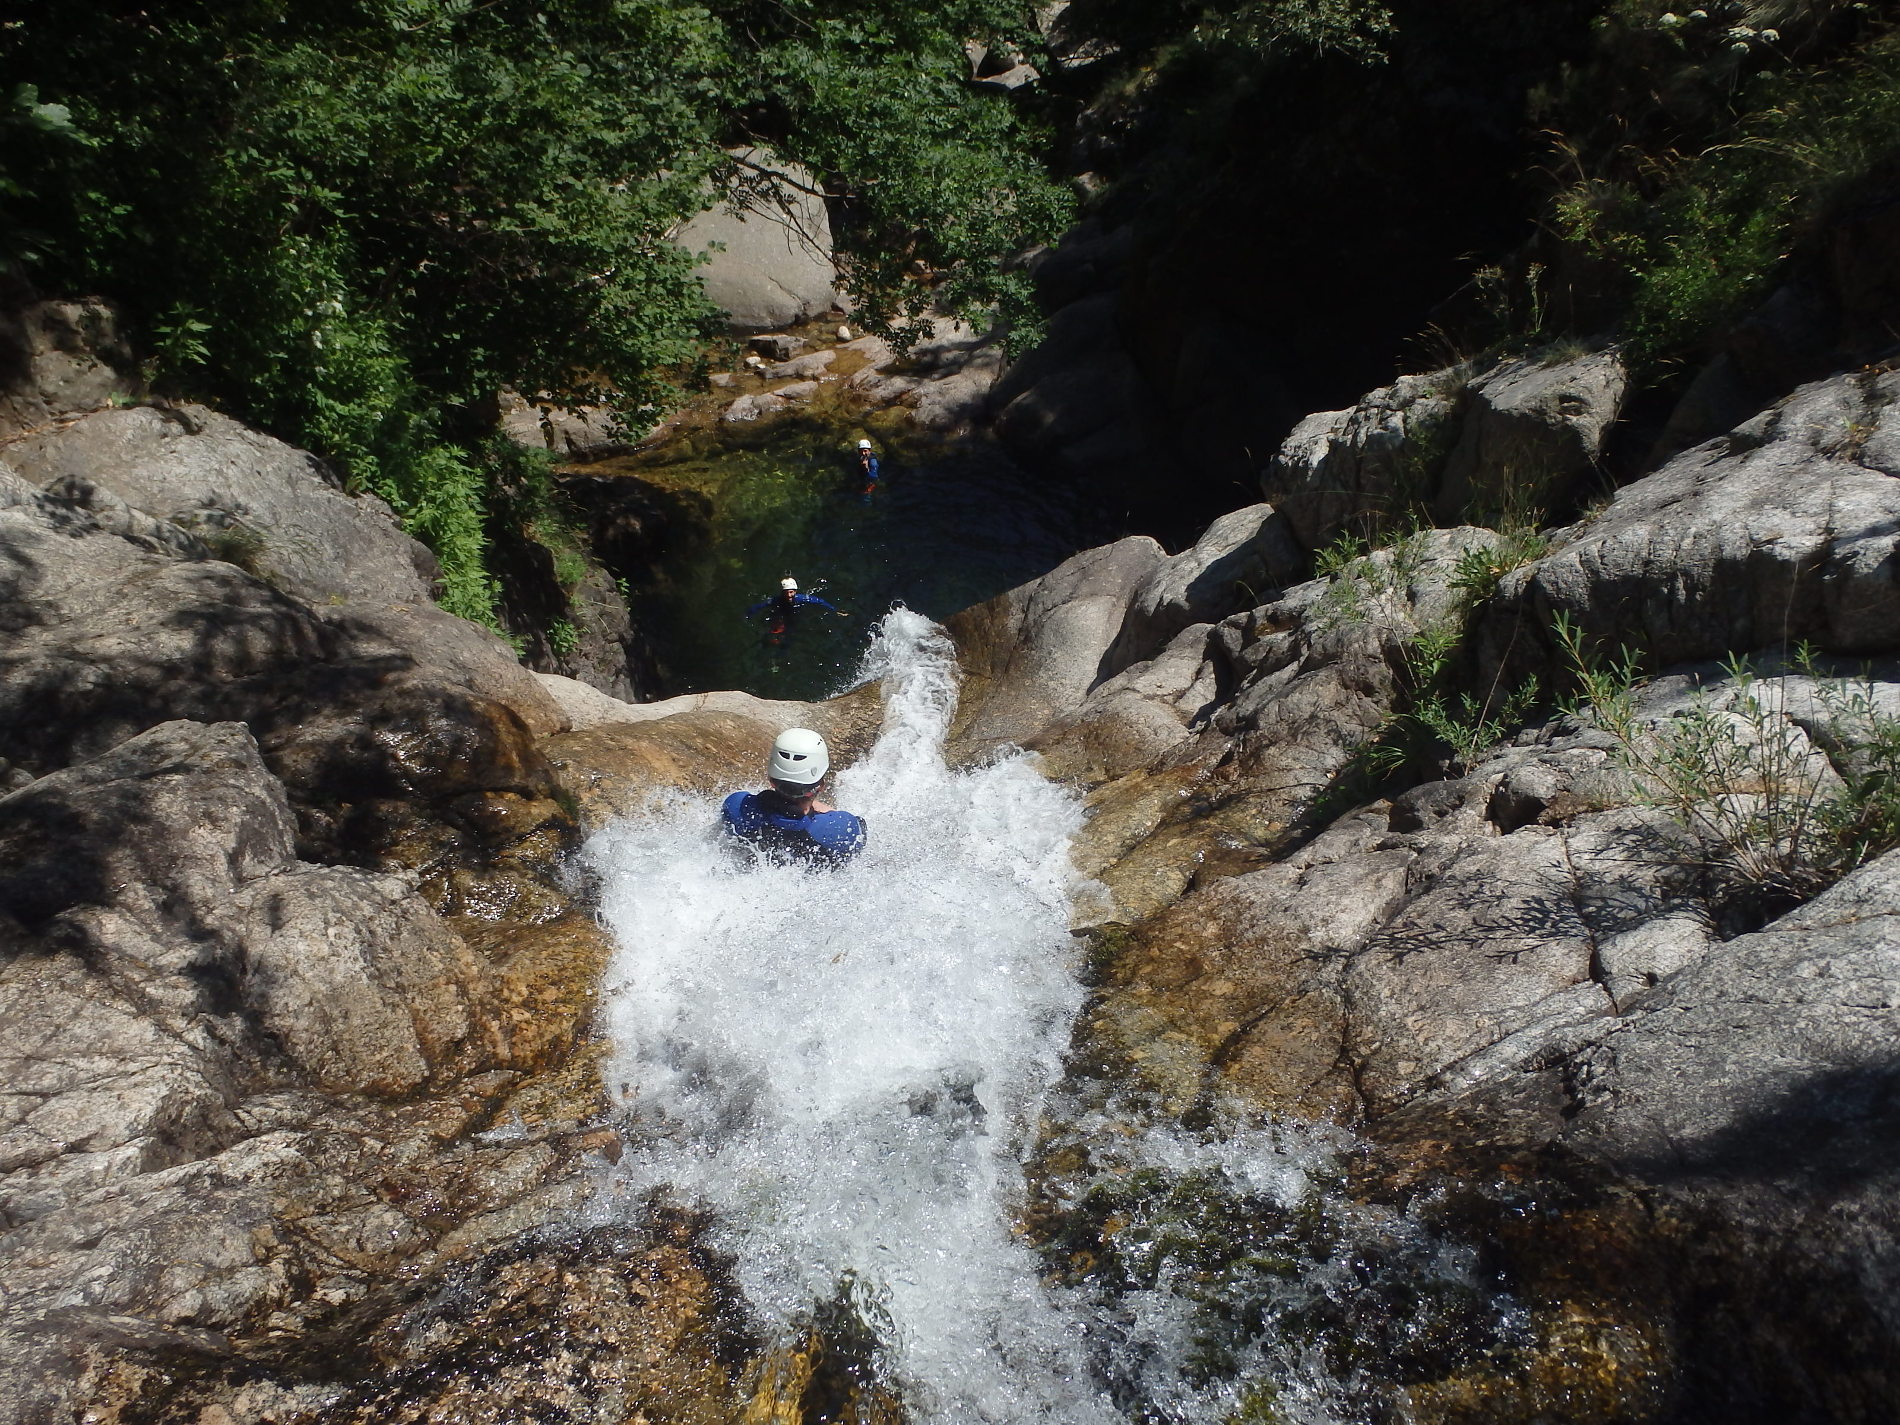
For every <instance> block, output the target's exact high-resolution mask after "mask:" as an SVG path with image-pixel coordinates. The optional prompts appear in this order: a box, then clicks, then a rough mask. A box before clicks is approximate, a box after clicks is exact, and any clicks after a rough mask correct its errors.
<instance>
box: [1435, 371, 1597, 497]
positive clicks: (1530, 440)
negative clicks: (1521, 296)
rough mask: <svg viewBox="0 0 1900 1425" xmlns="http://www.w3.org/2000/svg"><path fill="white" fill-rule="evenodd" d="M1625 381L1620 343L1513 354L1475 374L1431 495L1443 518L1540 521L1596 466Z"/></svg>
mask: <svg viewBox="0 0 1900 1425" xmlns="http://www.w3.org/2000/svg"><path fill="white" fill-rule="evenodd" d="M1628 386H1629V373H1628V371H1627V370H1625V369H1624V366H1623V360H1622V357H1621V356H1619V355H1618V354H1617V353H1616V352H1615V351H1595V352H1589V353H1586V354H1585V355H1582V356H1578V357H1573V358H1571V359H1568V360H1561V361H1548V360H1544V359H1540V358H1536V357H1532V358H1527V359H1525V360H1521V361H1508V362H1505V363H1503V364H1502V365H1500V366H1497V367H1494V368H1492V369H1491V370H1490V371H1487V372H1485V373H1484V374H1483V375H1482V376H1478V377H1476V378H1475V379H1474V380H1473V381H1472V382H1471V388H1470V392H1469V394H1468V397H1467V402H1466V412H1465V417H1464V421H1463V424H1462V427H1461V429H1460V431H1459V435H1458V444H1457V445H1456V447H1454V448H1453V450H1452V452H1451V457H1450V459H1449V460H1448V461H1447V462H1446V464H1445V469H1444V474H1443V477H1442V480H1441V482H1440V485H1439V488H1438V492H1437V496H1436V498H1435V500H1434V502H1433V508H1434V511H1435V513H1436V514H1437V516H1438V518H1439V519H1441V520H1444V521H1447V522H1450V521H1453V520H1465V521H1468V522H1470V523H1473V524H1493V523H1499V522H1501V521H1507V519H1508V522H1514V523H1518V524H1525V523H1536V522H1537V519H1538V517H1539V516H1541V514H1542V513H1543V512H1544V511H1545V510H1547V509H1549V508H1551V507H1552V505H1553V504H1555V503H1557V502H1559V501H1560V500H1561V499H1563V498H1564V497H1565V496H1566V495H1568V493H1569V491H1570V489H1571V487H1572V486H1573V484H1574V482H1575V481H1576V480H1577V479H1578V477H1580V476H1583V475H1586V474H1588V473H1589V472H1590V471H1592V470H1593V469H1595V468H1596V464H1597V459H1598V457H1599V456H1600V455H1601V454H1602V452H1603V441H1604V436H1605V434H1606V433H1607V432H1608V430H1609V428H1610V425H1611V424H1612V423H1613V422H1614V421H1615V420H1616V418H1617V414H1618V413H1619V412H1620V411H1621V410H1622V406H1623V396H1624V393H1625V391H1626V390H1627V389H1628Z"/></svg>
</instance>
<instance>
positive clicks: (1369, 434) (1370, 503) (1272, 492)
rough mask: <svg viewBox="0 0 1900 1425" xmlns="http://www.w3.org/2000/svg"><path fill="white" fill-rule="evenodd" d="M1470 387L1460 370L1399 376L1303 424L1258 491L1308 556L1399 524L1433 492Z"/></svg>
mask: <svg viewBox="0 0 1900 1425" xmlns="http://www.w3.org/2000/svg"><path fill="white" fill-rule="evenodd" d="M1469 382H1470V373H1469V372H1468V371H1466V370H1465V369H1464V368H1462V367H1448V368H1446V369H1445V370H1442V371H1433V372H1429V373H1427V374H1426V375H1423V376H1401V377H1400V378H1399V379H1398V380H1397V381H1395V382H1393V383H1392V385H1390V386H1385V387H1381V388H1380V389H1379V390H1377V391H1374V392H1372V393H1370V394H1369V395H1367V396H1365V397H1363V398H1361V400H1360V401H1359V403H1358V404H1357V405H1356V406H1353V407H1352V408H1351V409H1350V410H1344V411H1320V412H1318V413H1317V414H1315V415H1310V416H1308V417H1306V418H1305V419H1304V420H1302V421H1301V422H1300V423H1299V424H1298V425H1296V426H1295V427H1294V428H1293V433H1292V434H1291V435H1289V436H1288V437H1287V438H1286V441H1285V442H1284V443H1283V444H1282V445H1281V446H1280V450H1279V453H1278V454H1277V455H1276V456H1275V457H1274V459H1273V463H1272V464H1271V465H1270V466H1268V468H1267V472H1266V474H1265V475H1263V476H1262V477H1261V490H1262V492H1263V493H1264V494H1265V495H1266V497H1267V499H1268V500H1270V501H1272V503H1273V506H1274V508H1275V509H1277V510H1278V511H1279V512H1280V514H1281V515H1282V516H1283V517H1284V518H1285V519H1286V521H1287V524H1288V525H1289V526H1290V527H1291V529H1292V531H1293V534H1294V537H1295V538H1296V539H1297V540H1298V541H1299V542H1300V543H1301V544H1303V545H1305V546H1306V547H1307V548H1308V549H1318V548H1320V547H1321V546H1323V545H1325V544H1328V543H1330V542H1331V541H1332V540H1333V539H1334V538H1335V537H1336V536H1338V535H1339V534H1341V533H1342V532H1348V531H1350V532H1352V533H1354V534H1367V533H1370V532H1371V531H1370V530H1369V529H1367V528H1364V527H1363V526H1365V525H1366V523H1367V522H1368V521H1371V522H1372V524H1373V526H1374V527H1375V528H1376V527H1377V526H1378V525H1379V524H1380V523H1382V522H1385V523H1389V522H1392V521H1396V520H1399V519H1401V518H1403V517H1404V515H1405V513H1406V511H1408V510H1410V509H1414V508H1416V507H1418V506H1420V505H1422V504H1425V503H1427V502H1429V501H1430V500H1431V498H1432V496H1433V495H1434V494H1435V493H1436V491H1437V489H1438V484H1439V480H1440V477H1441V475H1442V474H1443V469H1444V465H1445V461H1446V459H1447V458H1448V457H1449V455H1450V452H1451V450H1452V447H1453V443H1454V441H1455V440H1456V439H1457V431H1458V422H1459V420H1460V418H1461V417H1462V415H1463V412H1464V406H1465V401H1466V397H1467V390H1468V387H1469Z"/></svg>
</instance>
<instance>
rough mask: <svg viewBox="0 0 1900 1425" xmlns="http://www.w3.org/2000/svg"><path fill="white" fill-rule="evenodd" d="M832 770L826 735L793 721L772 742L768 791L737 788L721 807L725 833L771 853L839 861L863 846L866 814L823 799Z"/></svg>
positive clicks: (767, 768) (812, 859)
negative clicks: (841, 808) (855, 813)
mask: <svg viewBox="0 0 1900 1425" xmlns="http://www.w3.org/2000/svg"><path fill="white" fill-rule="evenodd" d="M830 770H831V753H830V751H829V749H827V748H826V746H825V739H824V738H823V737H821V736H820V735H819V734H818V733H815V732H813V731H812V730H811V729H810V728H808V727H788V728H786V729H785V731H783V732H781V733H780V734H779V735H778V741H776V742H774V743H773V744H772V758H771V761H770V762H769V763H768V764H767V767H766V775H767V777H768V779H769V780H770V781H771V784H772V785H771V786H770V787H769V788H767V789H766V790H765V791H763V792H734V793H733V794H732V795H731V796H729V797H727V798H726V802H725V805H724V806H723V807H721V808H720V812H719V815H720V820H721V821H722V822H723V823H724V825H725V828H726V834H727V835H728V836H733V837H737V838H738V839H739V840H740V841H743V842H745V843H746V844H747V845H748V846H751V847H753V848H755V849H757V850H759V851H763V852H765V853H766V854H767V855H777V856H789V857H792V858H794V859H796V860H800V861H817V862H824V863H829V864H832V865H836V864H837V863H839V862H841V861H847V860H849V859H850V858H851V857H853V856H855V855H857V854H858V852H860V851H862V850H863V849H864V820H863V818H861V817H856V816H853V815H852V814H851V813H850V812H848V811H839V810H838V809H837V808H836V807H834V806H832V805H831V804H830V803H829V802H825V801H820V800H819V797H818V791H819V788H820V787H821V786H822V785H823V783H824V780H825V774H826V773H827V772H829V771H830Z"/></svg>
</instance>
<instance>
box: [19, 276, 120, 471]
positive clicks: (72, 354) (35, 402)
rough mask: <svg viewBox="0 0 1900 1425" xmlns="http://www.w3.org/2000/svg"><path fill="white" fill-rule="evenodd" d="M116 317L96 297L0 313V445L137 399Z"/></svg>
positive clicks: (32, 305)
mask: <svg viewBox="0 0 1900 1425" xmlns="http://www.w3.org/2000/svg"><path fill="white" fill-rule="evenodd" d="M135 369H136V364H135V363H134V361H133V359H132V353H131V350H130V348H128V347H127V345H126V343H125V339H124V337H123V336H122V335H121V334H120V332H119V319H118V313H117V312H116V311H115V310H114V309H113V307H112V306H111V304H110V303H107V302H104V301H101V300H100V299H98V298H96V297H88V298H81V299H80V300H78V301H61V302H30V303H26V304H23V305H15V304H9V305H8V306H7V307H6V308H5V309H4V310H0V441H6V440H10V439H12V438H14V437H16V436H20V435H24V434H27V433H30V432H33V431H36V430H39V429H41V428H42V427H45V426H47V425H49V424H50V423H51V422H53V421H54V420H55V419H57V418H58V417H60V416H64V415H69V414H71V413H72V412H75V411H92V410H97V409H98V408H99V407H101V406H103V405H105V404H106V403H107V402H109V401H111V400H113V399H114V398H115V397H130V396H135V395H137V394H138V389H139V388H138V382H137V381H136V380H135V379H134V378H133V376H132V375H131V374H130V373H132V372H133V371H134V370H135Z"/></svg>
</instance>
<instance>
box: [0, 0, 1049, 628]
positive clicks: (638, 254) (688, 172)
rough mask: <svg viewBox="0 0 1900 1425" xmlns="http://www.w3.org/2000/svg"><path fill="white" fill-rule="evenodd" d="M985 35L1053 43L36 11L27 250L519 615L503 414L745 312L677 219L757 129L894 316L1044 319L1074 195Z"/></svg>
mask: <svg viewBox="0 0 1900 1425" xmlns="http://www.w3.org/2000/svg"><path fill="white" fill-rule="evenodd" d="M972 36H993V37H995V38H997V39H998V41H999V42H1003V43H1020V44H1024V45H1032V44H1033V30H1032V27H1031V26H1030V24H1029V17H1028V15H1027V13H1026V12H1023V11H1020V10H1019V9H1018V8H1017V7H1015V6H1014V5H1011V4H1006V3H1004V0H933V3H926V4H914V3H907V0H850V3H847V4H842V5H832V4H820V3H817V0H773V3H770V4H761V3H757V0H711V3H707V4H701V3H696V0H585V3H581V0H555V2H554V3H545V0H486V3H481V4H470V3H463V2H462V0H456V3H436V0H306V3H301V4H297V5H291V4H287V3H284V0H234V2H233V3H229V4H218V5H203V4H199V3H195V0H153V3H150V4H144V5H140V6H137V7H132V8H130V9H128V8H127V7H125V6H122V5H117V4H110V3H106V0H61V3H58V4H45V3H35V4H29V5H27V6H26V7H25V8H24V10H23V12H22V18H19V19H15V20H10V21H9V22H8V23H7V24H5V25H4V26H0V95H7V96H10V98H9V101H8V102H7V103H6V104H0V270H6V271H10V272H15V273H19V274H21V275H24V276H26V277H27V278H28V279H29V280H31V281H32V282H33V283H34V284H35V285H37V286H38V287H40V288H41V289H42V290H45V291H49V292H76V291H84V292H101V293H104V294H105V295H107V296H110V297H113V298H115V299H116V300H118V301H119V302H120V303H121V304H122V305H124V306H125V308H126V309H127V312H128V316H129V318H130V321H131V324H132V326H133V328H134V330H135V333H136V334H137V336H138V338H139V339H140V340H141V341H142V343H143V345H144V347H145V349H146V350H147V351H149V352H150V353H151V355H152V367H151V371H150V373H149V374H150V376H151V378H152V379H153V381H154V382H155V383H156V385H157V387H158V388H159V389H160V390H162V391H165V392H167V393H170V394H183V395H190V396H193V397H197V398H201V399H205V400H209V401H212V402H214V403H216V404H219V405H221V406H223V407H224V408H226V409H228V410H230V411H231V412H232V413H233V414H235V415H237V416H239V417H240V418H243V419H246V420H249V421H251V422H253V423H256V424H258V425H261V426H263V427H264V428H265V429H267V430H269V431H271V432H272V433H274V434H276V435H279V436H281V437H283V438H285V439H287V440H290V441H293V442H295V443H297V444H299V445H302V446H305V447H307V448H309V449H311V450H313V451H315V452H316V453H318V454H319V455H321V456H323V457H324V458H325V459H327V460H329V461H331V462H333V463H334V464H335V465H336V466H337V467H338V468H339V469H340V470H341V471H343V472H344V474H345V475H346V476H347V477H348V478H349V479H350V481H351V482H353V483H354V484H355V485H356V486H357V487H358V488H367V489H371V490H375V491H376V492H377V493H379V494H381V495H383V496H384V497H385V498H386V499H388V500H389V501H390V503H391V504H392V505H393V506H395V508H396V509H397V511H398V513H399V514H400V515H401V516H402V518H403V520H404V523H405V525H406V526H407V527H408V528H409V529H410V530H411V531H412V532H414V533H416V534H418V535H419V536H420V537H422V538H424V539H426V540H427V541H428V542H429V543H430V544H431V545H432V547H434V549H435V551H436V553H437V556H438V557H439V558H440V560H441V562H442V565H443V569H444V572H445V577H446V579H447V586H448V587H447V595H446V602H447V603H448V605H449V606H450V607H452V608H454V609H455V610H456V611H457V612H460V613H464V614H467V615H468V616H470V617H477V618H481V619H483V620H484V621H489V620H490V619H491V618H492V614H491V612H490V610H491V608H492V604H493V600H494V592H495V591H494V584H493V579H492V577H491V576H490V575H489V573H488V572H487V571H486V567H485V564H484V558H483V556H484V541H483V535H482V526H483V520H484V517H485V513H493V510H494V507H495V505H496V504H497V501H496V499H495V495H496V491H494V490H493V489H484V487H483V480H484V477H485V476H486V475H488V474H490V473H493V472H494V471H495V470H496V468H497V467H496V466H495V464H494V462H493V461H492V460H491V459H490V458H489V457H488V455H487V453H486V452H484V451H483V450H482V449H481V448H480V442H479V427H480V425H481V420H480V417H479V415H478V414H477V413H478V412H480V411H482V410H483V409H485V408H486V407H487V406H488V404H489V403H490V402H492V399H493V397H494V395H495V393H496V391H497V390H498V389H499V388H501V387H503V386H513V387H515V388H518V389H523V390H528V391H532V392H536V393H545V394H546V395H547V396H548V397H550V398H551V399H553V400H556V401H559V402H564V403H568V404H582V403H585V404H604V405H608V406H610V407H612V408H613V409H615V410H616V411H618V412H620V413H621V414H622V416H623V417H624V418H625V419H626V421H627V422H628V423H629V424H630V425H640V424H642V423H643V422H645V421H648V420H650V419H651V418H652V416H653V415H654V413H655V412H656V411H657V410H658V409H659V408H660V407H661V406H662V405H663V404H665V403H666V402H667V401H668V400H670V399H671V398H672V395H673V386H672V381H671V379H670V373H672V372H673V371H675V370H684V369H686V368H687V367H688V366H690V363H691V361H692V358H693V357H694V355H695V353H696V351H697V350H698V349H699V344H700V343H701V341H702V339H703V338H704V337H705V336H706V335H707V333H708V332H710V331H711V330H712V328H713V325H714V315H715V314H714V313H713V312H712V310H711V308H710V306H709V304H708V303H707V301H706V299H705V295H704V292H703V291H702V289H701V287H700V284H699V282H698V279H697V277H696V275H695V273H694V266H695V259H694V258H693V256H692V255H690V254H688V253H686V252H684V251H683V250H681V249H679V248H676V247H674V246H673V245H672V244H671V243H669V242H668V241H667V235H668V234H669V233H670V232H671V231H672V230H673V229H674V228H676V227H677V226H678V224H679V223H681V222H682V221H683V220H684V219H686V218H687V217H689V216H690V215H692V214H693V213H694V212H696V211H698V210H699V209H700V208H702V207H704V206H705V205H706V204H707V203H709V202H710V201H712V196H713V193H714V192H715V191H716V190H717V188H718V186H719V185H721V184H723V183H726V182H727V181H729V180H730V179H732V178H733V177H734V175H735V173H736V170H737V165H736V163H735V161H734V160H733V159H732V158H731V157H730V156H729V155H728V153H727V149H728V148H729V147H732V146H736V145H741V144H754V143H771V144H773V145H774V146H776V147H777V148H778V150H779V151H780V152H781V153H782V154H784V155H785V156H786V157H788V158H792V159H797V160H800V161H803V162H805V163H806V164H808V165H809V166H811V167H813V168H815V169H816V170H817V171H818V173H819V174H820V176H821V180H822V181H823V182H825V183H826V184H827V185H828V188H829V191H830V192H831V193H832V194H833V195H834V197H835V198H836V199H837V201H838V203H839V204H840V206H841V208H842V211H843V214H844V218H845V221H844V222H843V223H841V225H840V242H841V244H842V247H843V252H842V258H843V264H844V268H845V271H846V273H847V276H848V277H849V279H850V281H851V282H852V284H853V287H854V290H855V291H856V293H857V295H858V297H859V299H860V301H861V303H862V304H863V307H864V318H865V319H866V320H869V321H871V322H873V323H876V322H879V321H883V320H886V319H892V318H901V317H902V316H903V315H905V314H906V313H908V314H911V315H915V313H916V309H917V299H918V298H919V297H920V296H921V297H923V298H926V299H931V298H934V299H937V300H942V301H945V302H947V303H948V304H949V305H951V306H953V307H956V308H959V309H961V310H964V311H966V312H969V313H971V314H973V315H978V316H982V315H984V314H986V313H987V312H989V311H991V310H992V309H997V308H1001V309H1004V310H1005V313H1006V314H1007V313H1008V312H1011V311H1015V312H1018V313H1019V314H1020V312H1022V311H1024V310H1026V309H1027V305H1028V303H1027V297H1028V291H1029V289H1028V286H1027V283H1026V279H1025V278H1024V276H1023V274H1021V273H1020V272H1015V271H1011V270H1009V264H1008V261H1007V259H1008V258H1009V257H1010V256H1011V255H1013V254H1014V253H1016V252H1018V251H1020V250H1021V249H1023V248H1025V247H1027V246H1029V245H1031V244H1034V243H1038V242H1046V241H1050V240H1052V239H1053V238H1054V237H1055V236H1056V234H1057V233H1058V232H1059V231H1060V230H1061V228H1062V227H1064V226H1065V225H1066V224H1067V222H1068V221H1069V218H1070V216H1071V212H1072V202H1071V199H1070V197H1069V195H1068V192H1067V190H1066V189H1065V188H1064V187H1063V186H1062V185H1061V184H1059V183H1057V182H1056V181H1054V179H1053V178H1052V177H1051V176H1050V175H1049V173H1048V172H1047V171H1046V168H1045V166H1044V164H1043V162H1042V158H1041V155H1042V153H1043V152H1044V150H1045V149H1046V147H1047V145H1048V143H1049V140H1050V134H1049V131H1048V129H1047V128H1046V127H1044V126H1043V125H1042V124H1041V123H1040V122H1039V121H1038V120H1037V118H1036V116H1035V114H1034V112H1033V106H1028V105H1026V104H1024V103H1018V102H1016V101H1014V100H1012V99H1010V98H1008V97H1005V96H1000V95H996V94H989V93H983V92H980V91H977V90H975V89H973V88H971V87H970V86H969V85H968V84H967V83H966V82H964V73H965V65H966V62H965V58H964V55H963V53H962V49H961V43H962V41H964V40H965V39H967V38H970V37H972ZM912 262H920V263H922V265H923V266H924V268H925V269H926V270H927V271H928V272H929V273H930V274H931V283H930V284H928V285H920V284H919V282H918V281H917V280H915V278H914V276H913V274H912V273H911V272H910V266H909V265H910V264H911V263H912ZM551 547H552V548H554V550H555V554H556V558H557V561H560V570H561V575H562V577H563V580H564V582H565V581H566V579H567V578H568V576H572V575H574V574H575V564H574V562H573V560H572V559H569V558H566V557H565V555H566V551H565V550H564V549H563V548H562V547H560V545H559V544H558V541H557V542H556V543H554V544H552V545H551Z"/></svg>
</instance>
